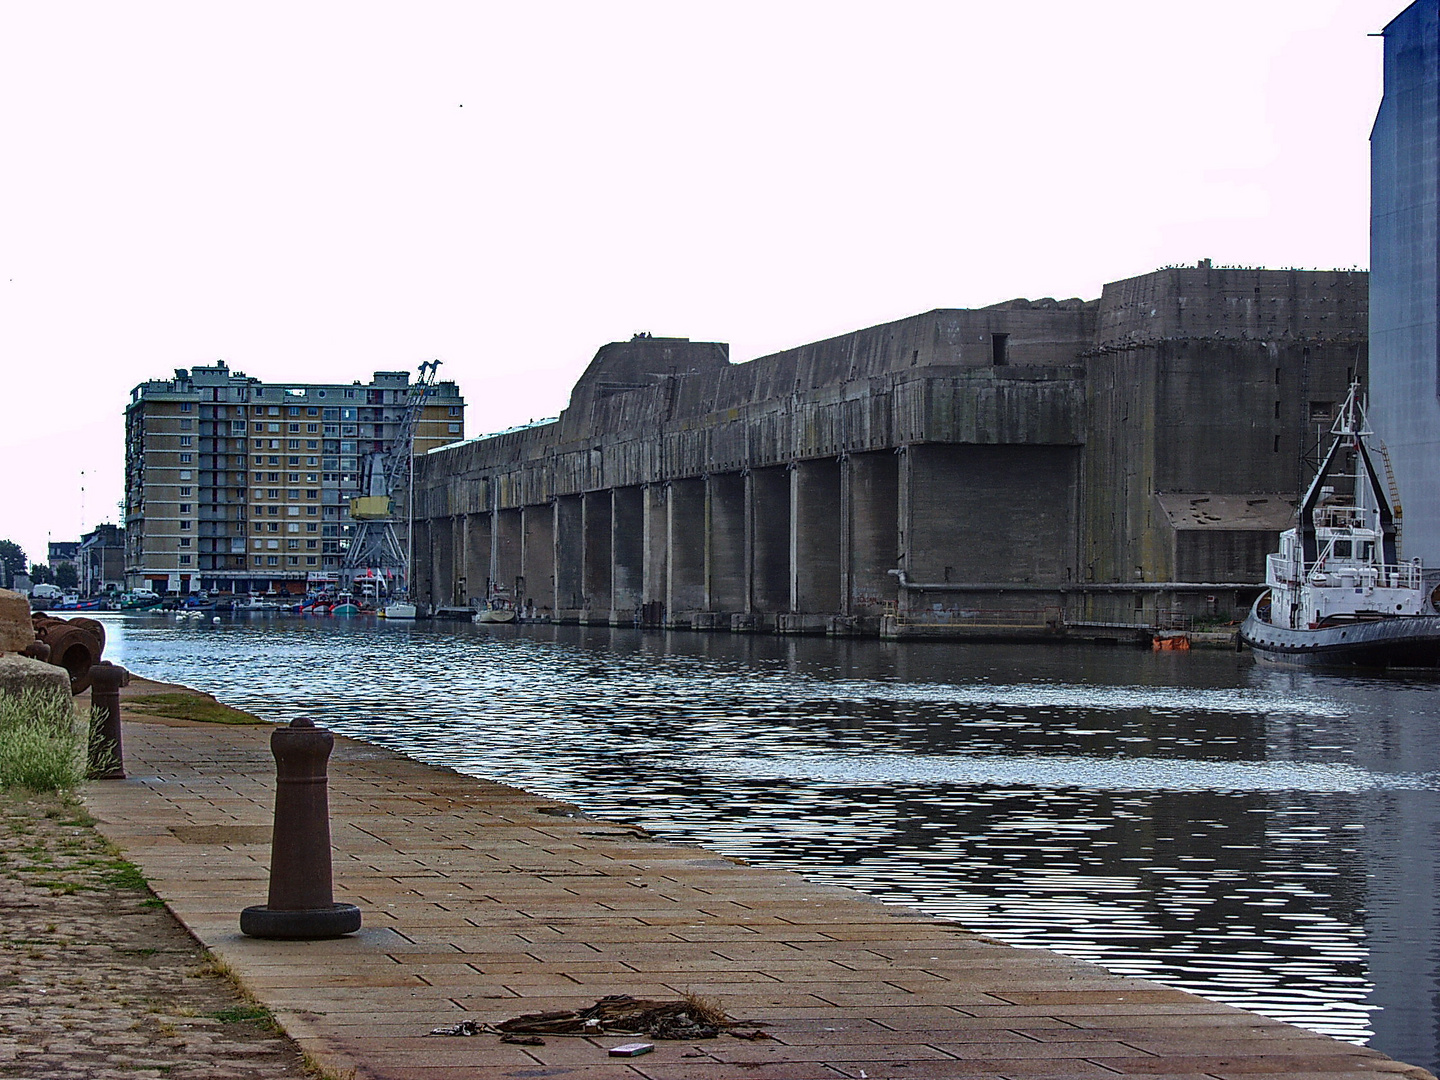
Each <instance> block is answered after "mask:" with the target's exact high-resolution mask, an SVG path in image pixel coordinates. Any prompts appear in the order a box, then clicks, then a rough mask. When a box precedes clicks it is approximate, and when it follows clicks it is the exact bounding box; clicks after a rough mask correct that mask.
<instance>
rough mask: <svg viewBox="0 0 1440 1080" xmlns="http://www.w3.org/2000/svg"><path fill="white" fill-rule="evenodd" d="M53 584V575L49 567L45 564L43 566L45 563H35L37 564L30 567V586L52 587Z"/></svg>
mask: <svg viewBox="0 0 1440 1080" xmlns="http://www.w3.org/2000/svg"><path fill="white" fill-rule="evenodd" d="M54 583H55V575H54V574H52V573H51V572H50V567H49V566H48V565H47V564H45V563H43V562H37V563H33V564H31V566H30V584H31V585H53V584H54Z"/></svg>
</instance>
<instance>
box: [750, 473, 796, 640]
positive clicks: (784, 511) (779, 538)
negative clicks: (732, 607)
mask: <svg viewBox="0 0 1440 1080" xmlns="http://www.w3.org/2000/svg"><path fill="white" fill-rule="evenodd" d="M745 489H746V499H745V512H746V515H747V516H748V517H749V519H750V524H749V527H748V529H747V530H746V532H747V534H748V535H747V540H748V543H749V548H750V551H749V556H748V558H747V560H746V561H747V563H748V564H749V569H750V606H749V608H748V609H747V610H749V611H753V612H758V613H760V614H764V615H775V614H779V613H781V612H786V611H789V610H790V474H789V472H788V471H787V470H786V469H785V468H784V467H777V468H770V469H751V470H750V472H749V473H748V474H747V476H746V477H745Z"/></svg>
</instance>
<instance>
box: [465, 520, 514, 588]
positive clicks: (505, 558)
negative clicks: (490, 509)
mask: <svg viewBox="0 0 1440 1080" xmlns="http://www.w3.org/2000/svg"><path fill="white" fill-rule="evenodd" d="M520 526H521V521H520V509H519V507H511V508H509V509H507V510H496V511H495V526H494V529H495V533H494V537H493V542H492V544H491V545H490V548H491V551H492V552H493V553H494V554H493V558H492V562H491V566H492V568H493V569H492V572H491V575H490V588H491V590H492V592H493V594H494V595H495V596H503V597H506V598H507V599H514V597H515V582H516V579H517V578H519V577H520V554H521V543H522V539H521V531H520ZM476 595H477V596H479V595H481V594H480V593H478V592H477V593H476Z"/></svg>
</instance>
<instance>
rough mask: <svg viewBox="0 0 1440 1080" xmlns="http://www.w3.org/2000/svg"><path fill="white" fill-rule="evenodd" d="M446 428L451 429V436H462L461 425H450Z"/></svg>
mask: <svg viewBox="0 0 1440 1080" xmlns="http://www.w3.org/2000/svg"><path fill="white" fill-rule="evenodd" d="M446 426H447V427H448V428H449V429H450V434H451V435H459V434H460V425H459V424H448V425H446Z"/></svg>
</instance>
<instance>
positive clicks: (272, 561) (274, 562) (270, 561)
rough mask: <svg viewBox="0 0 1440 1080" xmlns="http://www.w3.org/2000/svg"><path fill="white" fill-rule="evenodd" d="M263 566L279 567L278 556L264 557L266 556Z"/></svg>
mask: <svg viewBox="0 0 1440 1080" xmlns="http://www.w3.org/2000/svg"><path fill="white" fill-rule="evenodd" d="M265 565H266V566H279V565H280V556H279V555H266V556H265Z"/></svg>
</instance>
